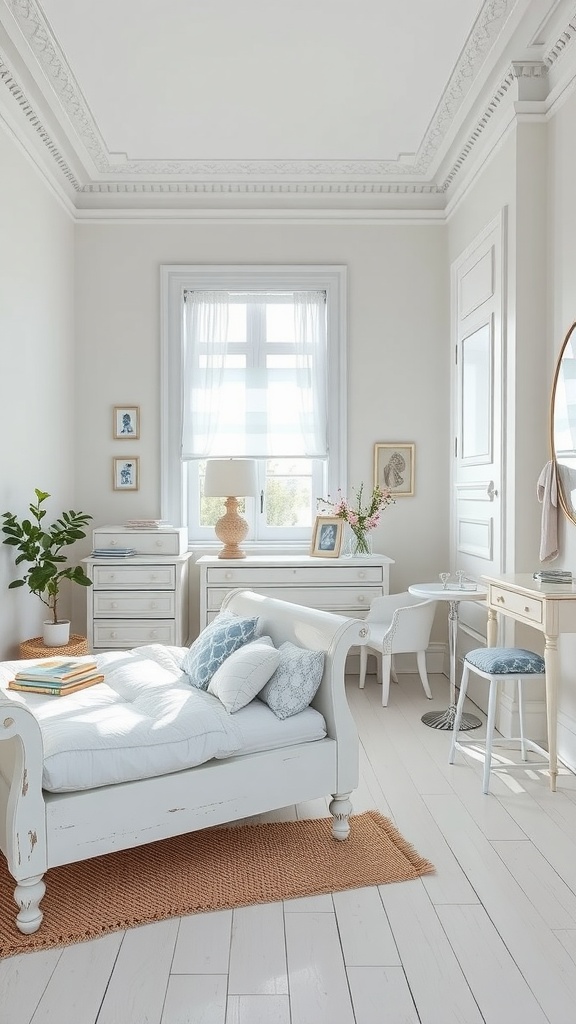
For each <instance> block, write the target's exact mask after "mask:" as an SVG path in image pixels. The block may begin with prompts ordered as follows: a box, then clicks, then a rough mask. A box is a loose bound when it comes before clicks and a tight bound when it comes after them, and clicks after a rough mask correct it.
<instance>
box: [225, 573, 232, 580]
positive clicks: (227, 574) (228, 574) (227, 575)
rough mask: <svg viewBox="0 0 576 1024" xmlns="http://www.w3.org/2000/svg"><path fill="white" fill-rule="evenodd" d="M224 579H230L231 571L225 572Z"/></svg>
mask: <svg viewBox="0 0 576 1024" xmlns="http://www.w3.org/2000/svg"><path fill="white" fill-rule="evenodd" d="M226 579H227V580H231V579H232V573H231V572H227V573H226Z"/></svg>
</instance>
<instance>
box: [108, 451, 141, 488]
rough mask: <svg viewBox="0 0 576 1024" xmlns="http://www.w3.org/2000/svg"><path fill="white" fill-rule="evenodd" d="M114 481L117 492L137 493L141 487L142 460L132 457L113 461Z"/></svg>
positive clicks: (128, 456) (127, 456) (126, 456)
mask: <svg viewBox="0 0 576 1024" xmlns="http://www.w3.org/2000/svg"><path fill="white" fill-rule="evenodd" d="M112 480H113V485H114V490H115V491H137V490H138V489H139V487H140V459H139V458H137V457H133V456H131V455H125V456H123V457H122V458H121V459H112Z"/></svg>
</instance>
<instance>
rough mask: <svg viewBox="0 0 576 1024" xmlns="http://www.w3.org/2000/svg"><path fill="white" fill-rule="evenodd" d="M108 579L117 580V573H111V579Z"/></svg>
mask: <svg viewBox="0 0 576 1024" xmlns="http://www.w3.org/2000/svg"><path fill="white" fill-rule="evenodd" d="M108 579H110V580H115V579H116V573H115V572H111V573H110V575H109V577H108Z"/></svg>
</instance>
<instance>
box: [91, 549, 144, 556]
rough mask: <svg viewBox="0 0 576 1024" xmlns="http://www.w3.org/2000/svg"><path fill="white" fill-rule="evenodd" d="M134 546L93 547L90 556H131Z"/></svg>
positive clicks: (135, 552)
mask: <svg viewBox="0 0 576 1024" xmlns="http://www.w3.org/2000/svg"><path fill="white" fill-rule="evenodd" d="M137 553H138V552H137V551H136V548H94V550H93V552H92V558H132V555H136V554H137Z"/></svg>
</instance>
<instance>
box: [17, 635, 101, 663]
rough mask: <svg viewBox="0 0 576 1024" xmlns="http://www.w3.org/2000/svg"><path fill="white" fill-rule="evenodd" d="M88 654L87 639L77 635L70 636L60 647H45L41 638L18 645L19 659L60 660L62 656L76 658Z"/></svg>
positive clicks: (37, 637) (34, 638)
mask: <svg viewBox="0 0 576 1024" xmlns="http://www.w3.org/2000/svg"><path fill="white" fill-rule="evenodd" d="M89 653H90V651H89V650H88V639H87V637H85V636H78V635H77V634H72V636H71V637H70V639H69V641H68V643H67V644H63V645H62V646H61V647H46V644H45V643H44V641H43V639H42V637H41V636H34V637H32V639H31V640H23V641H22V643H21V644H20V657H21V658H61V657H62V656H67V657H70V658H78V657H79V656H80V655H81V654H89Z"/></svg>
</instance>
